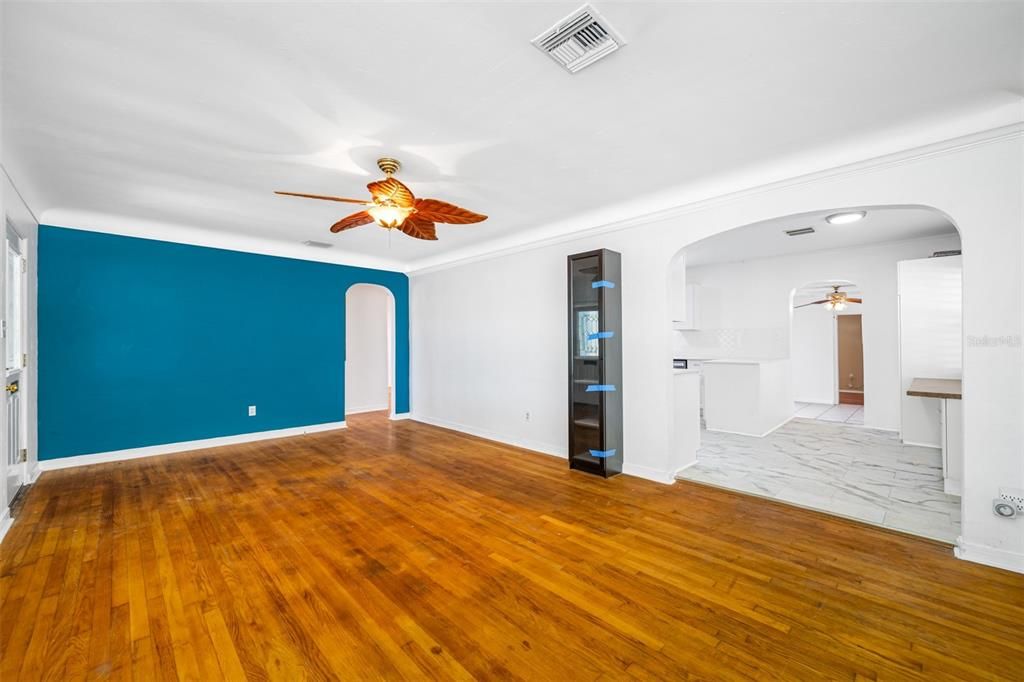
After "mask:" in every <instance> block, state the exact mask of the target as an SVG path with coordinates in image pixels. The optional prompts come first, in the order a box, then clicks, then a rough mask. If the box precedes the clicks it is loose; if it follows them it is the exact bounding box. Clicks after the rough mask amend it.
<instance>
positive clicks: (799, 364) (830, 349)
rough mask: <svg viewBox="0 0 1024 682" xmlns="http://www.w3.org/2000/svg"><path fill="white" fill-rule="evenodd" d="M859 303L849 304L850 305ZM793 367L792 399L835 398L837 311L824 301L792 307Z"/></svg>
mask: <svg viewBox="0 0 1024 682" xmlns="http://www.w3.org/2000/svg"><path fill="white" fill-rule="evenodd" d="M854 307H857V308H859V307H860V306H854V305H850V308H851V309H852V308H854ZM789 347H790V367H791V368H792V369H793V400H795V401H797V402H801V403H826V404H832V403H834V402H835V401H836V373H837V370H836V322H835V314H834V313H833V312H832V311H831V310H829V309H828V308H826V307H825V306H823V305H810V306H807V307H806V308H800V309H799V310H794V311H793V326H792V336H791V338H790V341H789Z"/></svg>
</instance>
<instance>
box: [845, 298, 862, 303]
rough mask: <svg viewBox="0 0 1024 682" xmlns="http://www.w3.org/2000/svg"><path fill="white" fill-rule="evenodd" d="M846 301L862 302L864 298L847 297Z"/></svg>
mask: <svg viewBox="0 0 1024 682" xmlns="http://www.w3.org/2000/svg"><path fill="white" fill-rule="evenodd" d="M846 302H847V303H863V302H864V299H863V298H847V299H846Z"/></svg>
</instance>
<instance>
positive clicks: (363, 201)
mask: <svg viewBox="0 0 1024 682" xmlns="http://www.w3.org/2000/svg"><path fill="white" fill-rule="evenodd" d="M274 194H282V195H284V196H288V197H305V198H306V199H323V200H324V201H341V202H344V203H346V204H367V203H369V202H368V201H366V199H346V198H345V197H328V196H324V195H323V194H302V193H300V192H274Z"/></svg>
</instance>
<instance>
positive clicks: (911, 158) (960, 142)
mask: <svg viewBox="0 0 1024 682" xmlns="http://www.w3.org/2000/svg"><path fill="white" fill-rule="evenodd" d="M1022 136H1024V121H1018V122H1015V123H1011V124H1008V125H1004V126H1000V127H997V128H992V129H988V130H982V131H979V132H975V133H971V134H968V135H962V136H959V137H955V138H951V139H948V140H942V141H940V142H932V143H929V144H925V145H921V146H918V147H914V148H909V149H904V150H901V151H898V152H892V153H889V154H883V155H880V156H875V157H871V158H866V159H863V160H860V161H855V162H852V163H847V164H842V165H838V166H833V167H828V168H823V169H819V170H814V171H811V172H806V173H800V174H796V175H792V176H790V177H786V178H784V179H779V180H772V181H769V182H762V183H758V182H756V181H753V182H751V181H749V179H747V178H745V176H740V175H737V176H733V177H732V178H726V179H723V180H722V181H720V182H718V183H716V184H715V185H709V187H707V188H700V187H696V188H691V190H690V191H689V192H686V190H685V189H684V190H683V192H682V193H681V196H685V197H686V199H685V200H683V201H681V202H680V203H676V204H674V205H671V206H668V207H666V208H662V209H658V210H655V211H649V212H644V213H635V214H633V215H626V216H623V217H618V218H608V219H606V220H602V217H603V216H608V215H609V214H612V213H613V212H615V210H616V207H609V209H607V210H606V211H603V212H602V213H599V214H595V215H594V217H593V218H592V219H591V225H592V226H591V227H586V228H582V229H580V228H578V227H577V228H575V229H573V228H572V227H570V226H568V225H562V226H559V225H556V226H552V227H550V228H548V229H544V228H541V229H539V230H535V231H531V232H530V233H527V234H523V235H520V238H519V239H518V240H516V241H514V242H513V240H511V239H509V240H504V241H506V242H512V243H508V244H506V245H504V246H498V247H497V248H495V247H494V242H490V244H491V247H490V248H488V245H487V244H482V245H479V246H477V247H471V248H469V249H465V250H463V251H461V252H458V253H455V254H452V255H451V256H449V257H448V258H447V259H446V258H444V257H440V256H439V257H437V258H435V259H429V260H422V261H417V262H414V263H412V264H411V265H408V266H407V267H406V269H405V272H406V273H407V274H409V275H411V276H416V275H423V274H428V273H431V272H437V271H440V270H446V269H449V268H453V267H457V266H460V265H466V264H469V263H474V262H478V261H483V260H488V259H491V258H498V257H501V256H507V255H511V254H515V253H520V252H523V251H530V250H533V249H538V248H542V247H545V246H550V245H553V244H560V243H564V242H568V241H573V240H576V239H581V238H585V237H590V236H596V235H601V234H607V233H610V232H617V231H620V230H628V229H630V228H633V227H638V226H640V225H646V224H649V223H655V222H661V221H664V220H669V219H672V218H675V217H679V216H684V215H687V214H689V213H695V212H698V211H702V210H705V209H708V208H712V207H714V206H719V205H723V204H728V203H731V202H734V201H737V200H739V199H743V198H745V197H750V196H754V195H757V194H762V193H765V192H771V191H776V190H780V189H788V188H793V187H799V186H802V185H810V184H814V183H820V182H824V181H828V180H833V179H836V178H840V177H853V176H856V175H863V174H866V173H873V172H876V171H878V170H881V169H885V168H895V167H898V166H902V165H907V164H911V163H915V162H917V161H920V160H922V159H927V158H931V157H935V156H944V155H948V154H956V153H959V152H962V151H965V150H968V149H973V148H975V147H981V146H985V145H989V144H994V143H997V142H1001V141H1003V140H1008V139H1013V138H1018V137H1022ZM759 174H760V175H762V176H763V173H750V174H747V175H751V176H753V175H759ZM730 186H731V187H730ZM627 212H628V211H627ZM559 228H561V229H559Z"/></svg>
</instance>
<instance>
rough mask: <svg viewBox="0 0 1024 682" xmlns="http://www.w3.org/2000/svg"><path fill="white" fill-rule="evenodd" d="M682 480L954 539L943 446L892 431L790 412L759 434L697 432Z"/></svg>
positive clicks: (956, 512)
mask: <svg viewBox="0 0 1024 682" xmlns="http://www.w3.org/2000/svg"><path fill="white" fill-rule="evenodd" d="M678 478H680V479H682V480H690V481H697V482H702V483H710V484H712V485H717V486H721V487H723V488H731V489H733V490H739V491H741V492H747V493H751V494H754V495H760V496H762V497H768V498H771V499H776V500H779V501H782V502H789V503H792V504H796V505H800V506H802V507H809V508H811V509H817V510H820V511H825V512H829V513H833V514H838V515H841V516H847V517H850V518H853V519H857V520H859V521H865V522H867V523H873V524H875V525H879V526H884V527H886V528H892V529H894V530H900V531H904V532H907V533H913V534H914V535H921V536H924V537H928V538H933V539H935V540H942V541H943V542H950V543H952V542H955V541H956V538H957V536H958V535H960V498H958V497H955V496H953V495H947V494H946V493H944V492H943V490H942V454H941V451H940V450H938V449H935V448H924V447H917V446H912V445H903V444H902V443H900V442H899V439H898V438H897V435H896V434H895V433H890V432H888V431H879V430H876V429H866V428H864V427H862V426H851V425H849V424H844V423H840V422H833V423H828V422H825V421H818V420H814V419H804V418H796V419H793V420H792V421H790V422H789V423H788V424H786V425H785V426H783V427H782V428H780V429H778V430H777V431H775V432H773V433H771V434H769V435H767V436H765V437H764V438H757V437H754V436H740V435H736V434H730V433H718V432H714V431H702V432H701V447H700V449H699V450H698V451H697V463H696V464H695V465H693V466H691V467H689V468H687V469H684V470H683V471H681V472H680V473H679V475H678Z"/></svg>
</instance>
